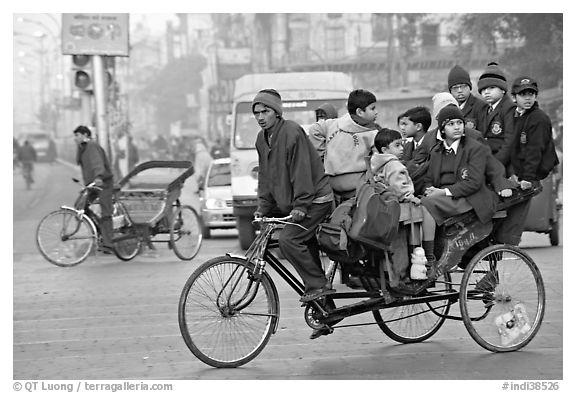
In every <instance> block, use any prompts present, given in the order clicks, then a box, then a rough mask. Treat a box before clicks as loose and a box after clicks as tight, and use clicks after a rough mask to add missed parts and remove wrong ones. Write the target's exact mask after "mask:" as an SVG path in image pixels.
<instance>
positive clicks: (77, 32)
mask: <svg viewBox="0 0 576 393" xmlns="http://www.w3.org/2000/svg"><path fill="white" fill-rule="evenodd" d="M128 33H129V25H128V14H62V54H64V55H102V56H128V55H129V53H128Z"/></svg>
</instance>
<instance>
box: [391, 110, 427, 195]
mask: <svg viewBox="0 0 576 393" xmlns="http://www.w3.org/2000/svg"><path fill="white" fill-rule="evenodd" d="M398 118H399V121H398V124H399V127H400V131H401V132H402V133H403V136H404V137H407V138H412V140H411V141H410V142H407V143H405V144H404V152H403V154H402V157H400V160H401V161H402V162H403V163H404V165H405V166H406V168H407V169H408V173H409V174H410V177H411V178H412V181H413V182H414V188H415V192H416V195H420V194H421V193H422V191H423V190H424V188H423V186H424V184H423V180H424V174H425V173H426V168H427V165H426V161H427V158H428V151H429V150H431V149H432V146H433V145H432V146H430V142H431V143H432V144H434V143H436V142H435V139H430V137H428V138H426V135H427V132H428V128H429V127H430V124H431V123H432V116H431V115H430V110H429V109H428V108H426V107H424V106H416V107H413V108H410V109H408V110H407V111H406V112H404V113H402V114H401V115H400V116H398Z"/></svg>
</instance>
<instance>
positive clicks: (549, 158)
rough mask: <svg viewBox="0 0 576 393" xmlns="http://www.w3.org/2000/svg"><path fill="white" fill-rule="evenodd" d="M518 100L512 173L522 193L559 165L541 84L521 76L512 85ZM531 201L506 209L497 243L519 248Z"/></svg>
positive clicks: (512, 152) (514, 96)
mask: <svg viewBox="0 0 576 393" xmlns="http://www.w3.org/2000/svg"><path fill="white" fill-rule="evenodd" d="M512 97H513V98H514V100H515V101H516V105H517V106H516V109H515V112H514V137H513V139H512V141H511V144H510V161H509V165H508V168H509V172H510V173H511V174H512V180H513V181H514V182H516V183H517V184H518V185H519V187H520V189H521V190H529V189H531V188H534V187H538V186H539V183H540V180H542V179H544V178H546V176H548V174H549V173H550V172H551V171H552V169H553V168H554V167H555V166H556V165H557V164H558V156H557V155H556V149H555V147H554V141H553V138H552V122H551V121H550V118H549V117H548V115H547V114H546V113H545V112H544V111H543V110H542V109H540V107H539V105H538V101H537V100H536V99H537V98H538V84H537V82H536V80H534V79H533V78H531V77H529V76H521V77H518V78H516V79H515V80H514V83H513V84H512ZM529 207H530V199H528V200H527V201H524V202H521V203H518V204H515V205H513V206H511V207H510V208H509V209H508V210H507V216H506V218H505V219H504V220H503V221H502V222H501V225H500V226H499V227H498V228H497V229H496V231H495V237H496V240H497V241H499V242H501V243H507V244H512V245H518V244H519V243H520V240H521V237H522V231H523V230H524V225H525V223H526V217H527V214H528V210H529Z"/></svg>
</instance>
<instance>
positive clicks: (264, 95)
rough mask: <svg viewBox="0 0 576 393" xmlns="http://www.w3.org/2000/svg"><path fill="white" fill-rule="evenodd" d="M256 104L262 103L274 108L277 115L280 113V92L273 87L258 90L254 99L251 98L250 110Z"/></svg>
mask: <svg viewBox="0 0 576 393" xmlns="http://www.w3.org/2000/svg"><path fill="white" fill-rule="evenodd" d="M256 104H263V105H266V106H267V107H269V108H272V109H274V112H276V113H277V114H278V115H280V116H281V115H282V98H281V97H280V94H279V93H278V92H277V91H276V90H274V89H264V90H260V91H259V92H258V94H256V97H254V100H252V111H254V106H255V105H256Z"/></svg>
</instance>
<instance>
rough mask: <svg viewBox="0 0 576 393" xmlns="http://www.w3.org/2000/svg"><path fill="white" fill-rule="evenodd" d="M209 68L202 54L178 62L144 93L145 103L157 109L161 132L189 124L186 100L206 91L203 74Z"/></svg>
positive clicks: (146, 87) (161, 74)
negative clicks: (175, 123)
mask: <svg viewBox="0 0 576 393" xmlns="http://www.w3.org/2000/svg"><path fill="white" fill-rule="evenodd" d="M205 66H206V59H205V58H204V57H203V56H202V55H200V54H191V55H189V56H188V57H183V58H179V59H176V60H174V61H172V62H170V63H168V64H167V65H166V66H165V67H164V68H163V69H162V70H161V71H160V72H159V73H158V74H157V75H155V76H154V77H153V78H151V79H150V80H149V81H148V83H147V84H146V86H145V87H144V88H143V89H142V90H141V91H140V96H141V98H142V100H143V101H145V102H147V103H150V104H152V105H153V106H154V107H155V108H156V110H155V116H156V122H157V124H158V127H159V129H162V130H166V129H168V128H169V127H170V124H171V123H174V122H177V121H185V120H186V118H187V116H188V113H189V108H188V107H187V106H186V102H187V100H186V96H187V95H188V94H192V93H195V92H196V91H198V90H199V89H200V88H201V87H202V75H201V72H202V70H203V69H204V67H205Z"/></svg>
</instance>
